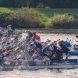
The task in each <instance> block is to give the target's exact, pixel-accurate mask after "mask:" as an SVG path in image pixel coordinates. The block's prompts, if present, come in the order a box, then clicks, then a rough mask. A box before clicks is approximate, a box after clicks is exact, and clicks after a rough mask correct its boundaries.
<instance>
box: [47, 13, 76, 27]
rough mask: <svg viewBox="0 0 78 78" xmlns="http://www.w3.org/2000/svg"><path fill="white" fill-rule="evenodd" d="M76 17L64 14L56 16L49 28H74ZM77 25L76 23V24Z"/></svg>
mask: <svg viewBox="0 0 78 78" xmlns="http://www.w3.org/2000/svg"><path fill="white" fill-rule="evenodd" d="M74 21H75V18H74V16H71V15H67V14H62V15H55V16H53V17H52V18H51V20H50V23H49V25H48V27H51V28H72V24H73V23H74ZM74 25H75V23H74Z"/></svg>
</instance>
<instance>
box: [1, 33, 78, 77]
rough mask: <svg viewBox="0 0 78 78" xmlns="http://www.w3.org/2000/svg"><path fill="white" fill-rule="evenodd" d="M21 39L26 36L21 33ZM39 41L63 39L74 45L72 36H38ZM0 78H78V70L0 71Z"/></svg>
mask: <svg viewBox="0 0 78 78" xmlns="http://www.w3.org/2000/svg"><path fill="white" fill-rule="evenodd" d="M22 35H23V38H25V36H26V34H25V33H23V34H22ZM40 35H41V40H42V41H46V40H47V39H50V40H52V41H55V40H58V39H61V40H62V39H63V40H69V41H70V40H71V43H74V41H75V38H74V36H75V35H74V34H40ZM0 78H78V69H70V70H68V69H66V70H59V71H58V70H48V69H43V70H36V71H27V70H26V71H20V70H13V71H0Z"/></svg>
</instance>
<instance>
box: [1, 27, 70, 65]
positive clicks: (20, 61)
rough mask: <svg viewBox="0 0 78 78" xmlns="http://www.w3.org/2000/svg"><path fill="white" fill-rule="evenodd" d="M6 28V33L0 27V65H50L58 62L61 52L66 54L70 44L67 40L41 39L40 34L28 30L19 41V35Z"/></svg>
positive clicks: (61, 55)
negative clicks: (44, 40) (24, 36)
mask: <svg viewBox="0 0 78 78" xmlns="http://www.w3.org/2000/svg"><path fill="white" fill-rule="evenodd" d="M13 32H14V30H13V29H12V28H11V26H10V28H8V31H7V33H5V31H3V28H0V65H15V66H18V65H25V66H26V65H29V66H30V65H31V66H32V65H50V64H53V63H54V62H58V63H59V62H60V61H61V60H62V59H63V54H64V53H65V54H66V59H67V56H68V51H69V48H68V47H70V46H71V45H70V43H69V42H67V41H63V40H60V39H59V40H57V41H54V42H52V41H51V40H46V42H42V41H41V37H40V35H38V34H37V33H36V32H31V31H28V33H27V36H26V39H24V40H22V41H21V38H20V37H19V35H15V34H14V35H13Z"/></svg>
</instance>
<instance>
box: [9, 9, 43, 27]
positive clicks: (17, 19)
mask: <svg viewBox="0 0 78 78" xmlns="http://www.w3.org/2000/svg"><path fill="white" fill-rule="evenodd" d="M8 20H9V22H10V23H11V24H12V25H13V26H15V27H18V28H20V27H22V28H43V27H44V25H43V24H42V22H41V19H40V17H39V15H38V13H37V12H36V11H34V10H33V9H29V8H26V9H20V10H18V11H16V12H13V13H11V14H10V15H9V16H8Z"/></svg>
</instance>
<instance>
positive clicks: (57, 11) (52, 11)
mask: <svg viewBox="0 0 78 78" xmlns="http://www.w3.org/2000/svg"><path fill="white" fill-rule="evenodd" d="M35 10H36V11H38V12H39V13H41V14H44V15H45V16H47V17H51V16H53V15H55V14H64V13H73V14H78V9H74V8H71V9H68V8H67V9H64V8H62V9H60V8H57V9H51V8H36V9H35Z"/></svg>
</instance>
